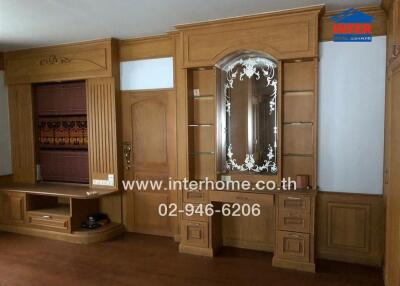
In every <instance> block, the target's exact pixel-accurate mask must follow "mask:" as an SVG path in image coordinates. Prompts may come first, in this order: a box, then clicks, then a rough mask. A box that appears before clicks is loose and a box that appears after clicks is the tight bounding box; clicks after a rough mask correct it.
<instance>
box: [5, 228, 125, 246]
mask: <svg viewBox="0 0 400 286" xmlns="http://www.w3.org/2000/svg"><path fill="white" fill-rule="evenodd" d="M0 230H1V231H6V232H13V233H18V234H23V235H31V236H36V237H41V238H48V239H54V240H61V241H66V242H70V243H76V244H90V243H96V242H102V241H106V240H109V239H112V238H114V237H117V236H119V235H121V234H122V233H124V232H125V229H124V226H123V225H122V224H110V225H108V226H105V227H103V228H99V229H96V230H92V231H75V232H73V233H60V232H55V231H50V230H43V229H36V228H31V227H27V226H16V225H5V224H2V225H0Z"/></svg>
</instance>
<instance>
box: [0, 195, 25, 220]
mask: <svg viewBox="0 0 400 286" xmlns="http://www.w3.org/2000/svg"><path fill="white" fill-rule="evenodd" d="M0 222H1V223H5V224H23V223H24V222H25V194H18V193H12V192H4V193H0Z"/></svg>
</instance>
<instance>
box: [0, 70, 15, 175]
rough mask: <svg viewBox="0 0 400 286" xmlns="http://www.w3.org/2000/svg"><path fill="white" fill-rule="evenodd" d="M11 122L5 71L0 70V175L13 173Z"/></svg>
mask: <svg viewBox="0 0 400 286" xmlns="http://www.w3.org/2000/svg"><path fill="white" fill-rule="evenodd" d="M11 172H12V171H11V145H10V124H9V114H8V97H7V88H6V87H5V84H4V72H3V71H0V176H2V175H9V174H11Z"/></svg>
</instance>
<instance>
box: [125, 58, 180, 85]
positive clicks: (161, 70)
mask: <svg viewBox="0 0 400 286" xmlns="http://www.w3.org/2000/svg"><path fill="white" fill-rule="evenodd" d="M120 69H121V90H142V89H158V88H173V87H174V61H173V58H171V57H169V58H157V59H149V60H137V61H129V62H122V63H121V65H120Z"/></svg>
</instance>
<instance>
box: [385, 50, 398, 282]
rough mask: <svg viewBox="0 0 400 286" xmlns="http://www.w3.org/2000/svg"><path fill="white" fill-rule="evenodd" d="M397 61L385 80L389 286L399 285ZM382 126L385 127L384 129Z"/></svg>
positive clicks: (386, 261) (386, 275)
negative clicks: (387, 132)
mask: <svg viewBox="0 0 400 286" xmlns="http://www.w3.org/2000/svg"><path fill="white" fill-rule="evenodd" d="M399 83H400V58H397V59H396V60H395V61H394V62H392V64H391V65H390V66H389V70H388V80H387V85H388V89H387V97H388V98H389V104H390V105H389V106H388V108H387V109H389V110H390V111H389V118H388V120H387V122H386V127H389V128H390V129H389V130H388V131H389V132H390V134H389V136H386V140H388V142H387V145H386V147H387V148H388V150H387V154H388V155H389V156H390V158H389V159H388V160H387V161H385V165H386V167H385V201H386V208H387V210H386V257H385V280H386V282H387V285H388V286H392V285H399V283H400V267H399V265H400V259H399V255H397V253H398V252H399V251H400V192H399V187H400V180H399V175H400V168H399V166H398V162H399V160H400V149H399V142H400V124H399V121H398V117H399V111H400V100H399V94H400V84H399ZM386 127H385V128H386Z"/></svg>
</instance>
